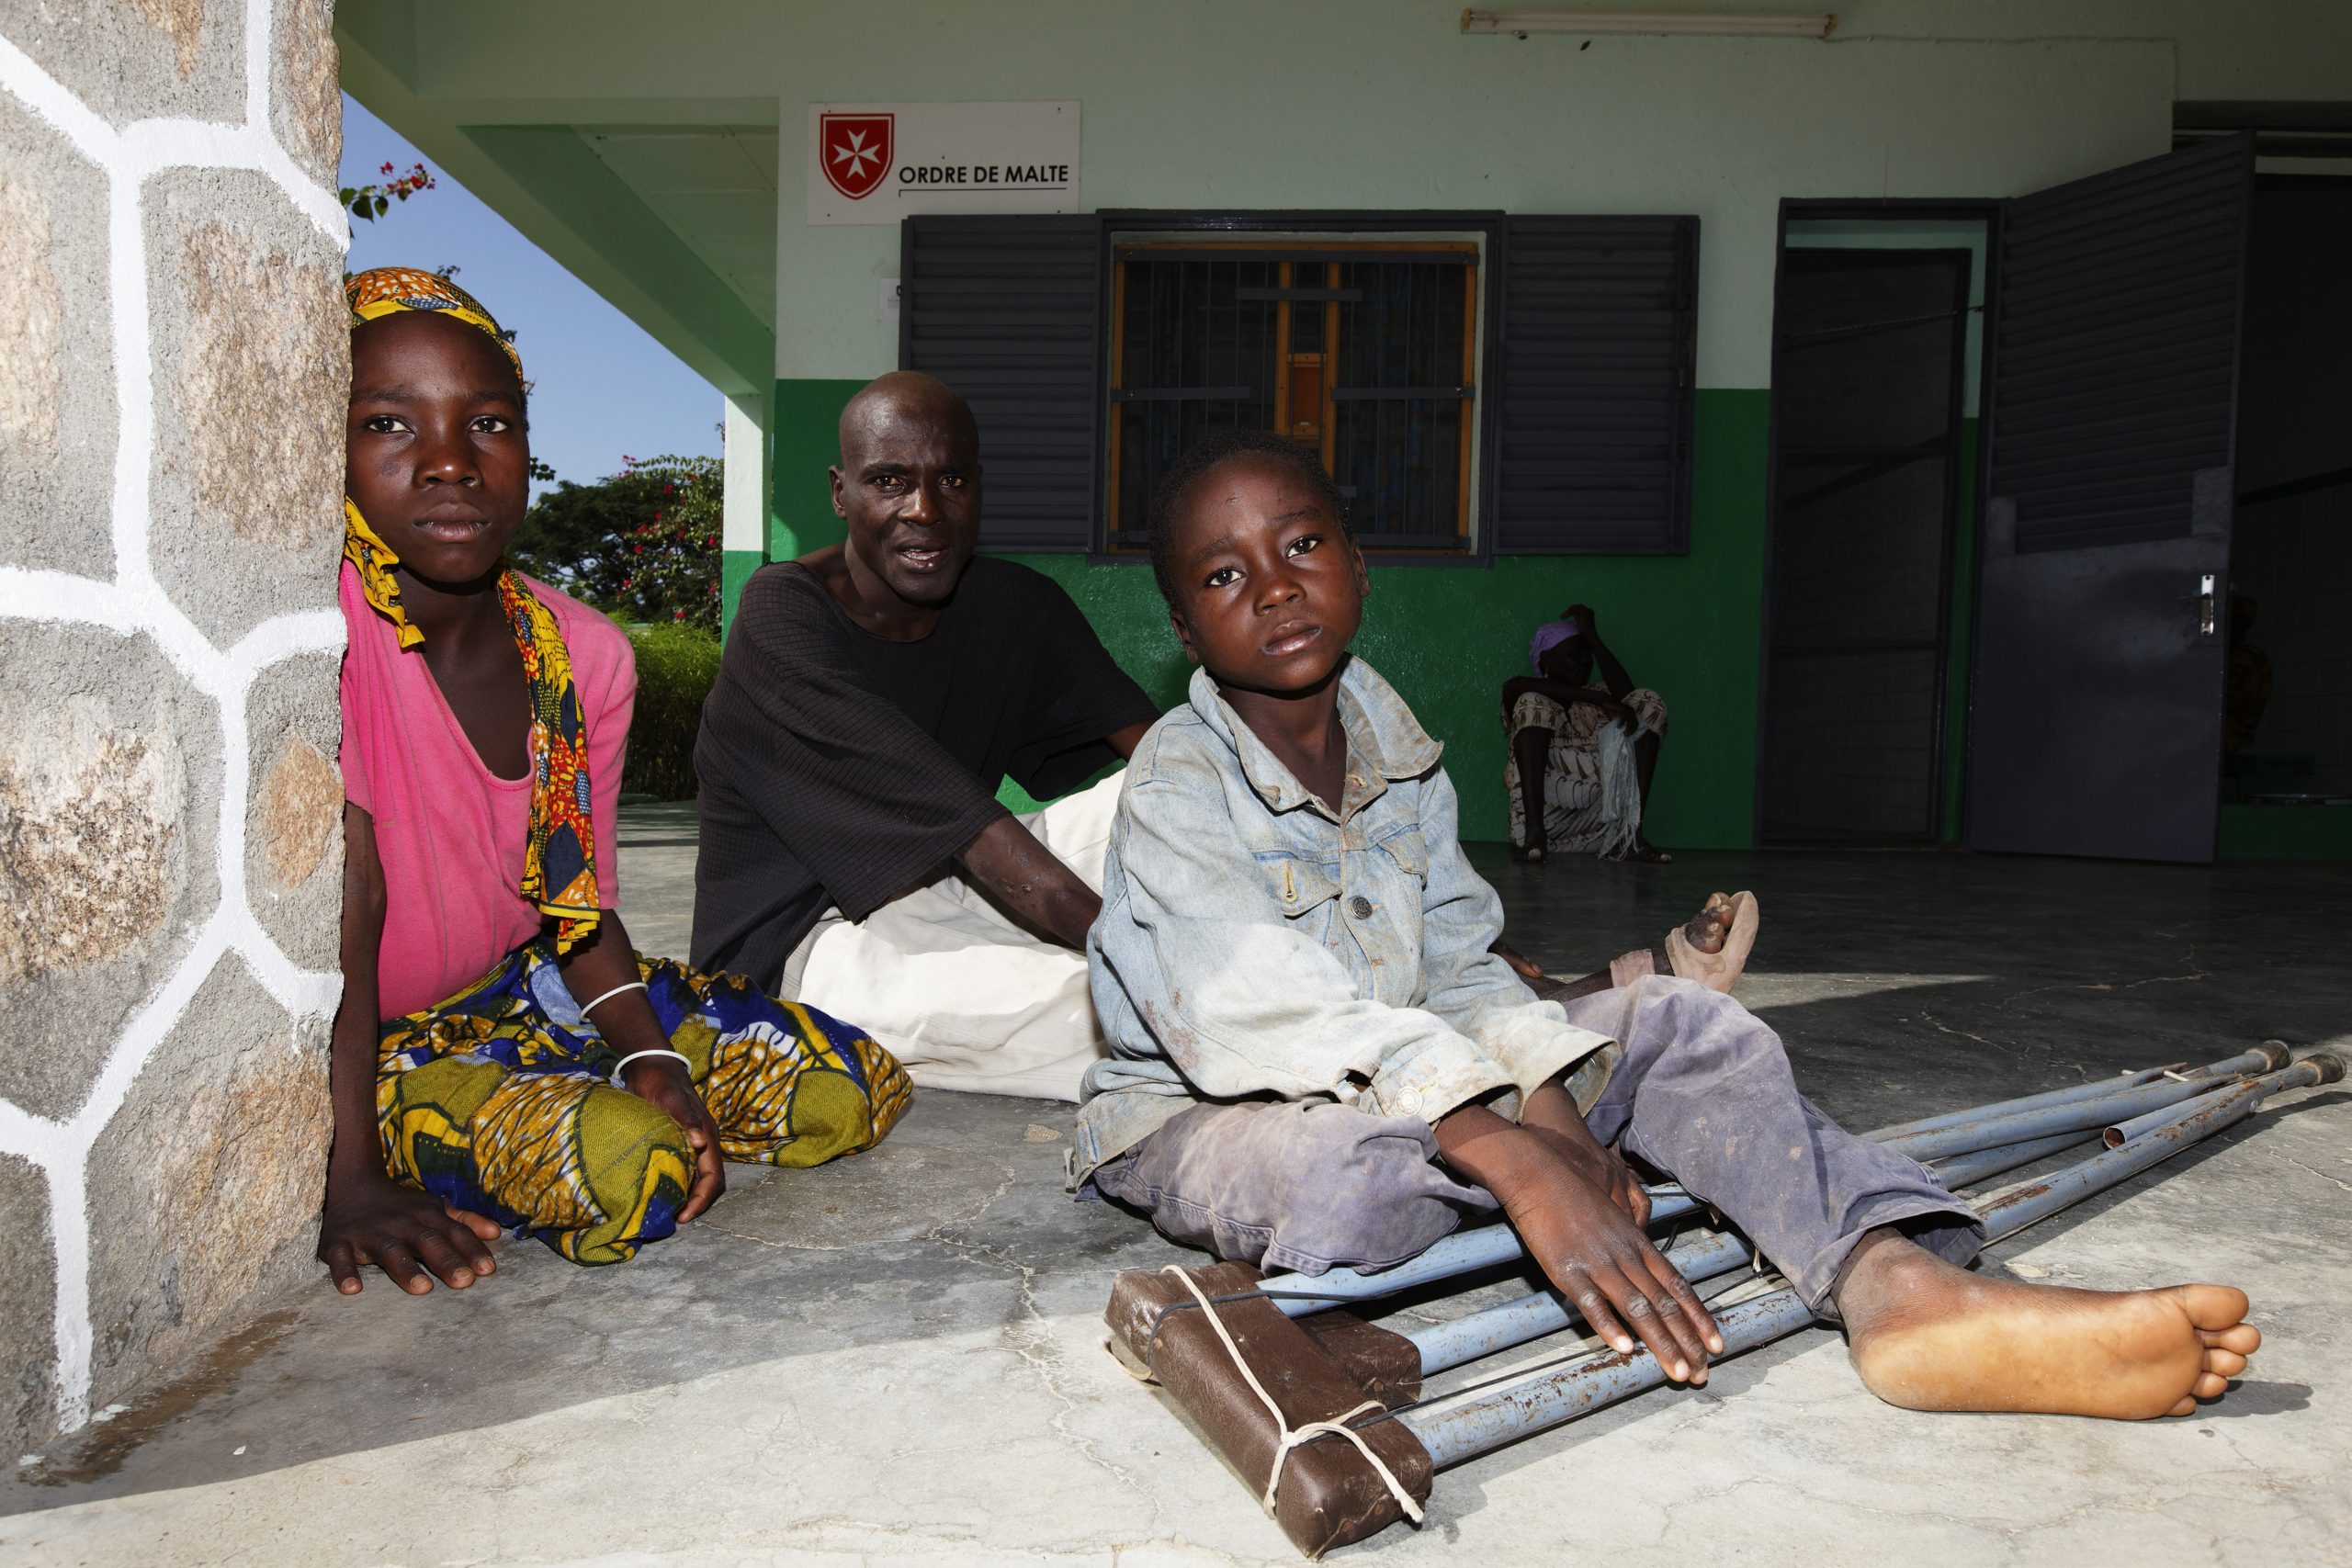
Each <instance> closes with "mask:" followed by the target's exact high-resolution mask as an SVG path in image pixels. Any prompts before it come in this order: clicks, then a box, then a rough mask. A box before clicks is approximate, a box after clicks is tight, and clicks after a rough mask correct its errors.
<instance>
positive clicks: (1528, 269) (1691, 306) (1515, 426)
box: [1490, 218, 1699, 555]
mask: <svg viewBox="0 0 2352 1568" xmlns="http://www.w3.org/2000/svg"><path fill="white" fill-rule="evenodd" d="M1502 250H1503V254H1502V268H1503V290H1502V311H1501V319H1500V321H1498V322H1497V323H1496V325H1495V328H1494V332H1493V336H1492V339H1491V345H1492V348H1493V349H1494V350H1495V351H1497V352H1495V353H1494V354H1493V355H1492V357H1491V359H1490V363H1495V364H1496V365H1497V366H1498V371H1499V374H1498V375H1496V376H1493V377H1491V378H1492V379H1494V380H1496V381H1498V382H1499V386H1498V389H1497V398H1496V401H1497V418H1496V436H1495V462H1494V472H1493V480H1492V482H1493V493H1494V504H1493V507H1492V508H1491V513H1492V516H1493V518H1494V531H1495V538H1494V548H1495V552H1496V553H1497V554H1498V555H1679V554H1680V553H1682V552H1684V551H1686V550H1688V549H1689V548H1690V547H1691V383H1692V380H1693V366H1694V362H1695V360H1696V358H1697V330H1696V329H1697V321H1698V299H1699V220H1697V219H1696V218H1513V219H1511V220H1509V222H1508V223H1507V224H1506V225H1505V226H1504V231H1503V247H1502Z"/></svg>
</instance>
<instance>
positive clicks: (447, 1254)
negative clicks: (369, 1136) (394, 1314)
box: [319, 1171, 499, 1296]
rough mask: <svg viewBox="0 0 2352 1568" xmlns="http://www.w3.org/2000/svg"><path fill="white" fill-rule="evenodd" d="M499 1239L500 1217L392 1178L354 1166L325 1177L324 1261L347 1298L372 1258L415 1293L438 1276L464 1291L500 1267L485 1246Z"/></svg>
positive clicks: (321, 1256) (357, 1287) (321, 1227)
mask: <svg viewBox="0 0 2352 1568" xmlns="http://www.w3.org/2000/svg"><path fill="white" fill-rule="evenodd" d="M498 1236H499V1227H498V1222H497V1221H495V1220H493V1219H492V1218H490V1217H489V1216H488V1215H486V1214H476V1213H469V1211H467V1210H464V1209H455V1208H451V1207H449V1206H448V1205H447V1204H446V1203H444V1202H442V1201H441V1200H440V1199H438V1198H435V1197H434V1196H433V1195H432V1194H431V1193H429V1192H420V1191H418V1190H416V1189H415V1188H413V1187H403V1186H401V1184H400V1183H399V1182H397V1181H394V1180H393V1179H391V1178H390V1177H389V1176H384V1175H380V1174H374V1173H369V1172H366V1171H354V1172H352V1173H350V1174H349V1175H345V1176H341V1177H334V1176H331V1177H330V1178H329V1179H328V1181H327V1202H326V1212H325V1213H324V1214H323V1215H322V1217H321V1219H320V1222H319V1261H320V1262H322V1263H323V1264H325V1265H326V1266H327V1272H328V1275H329V1276H330V1278H332V1279H333V1280H334V1288H335V1289H336V1290H338V1291H341V1292H343V1293H344V1294H345V1295H346V1296H356V1295H357V1294H358V1293H359V1291H360V1281H359V1270H360V1269H361V1268H362V1267H363V1266H365V1265H367V1264H369V1263H373V1264H374V1265H376V1267H377V1268H379V1269H382V1270H383V1271H384V1272H385V1273H386V1274H389V1275H390V1276H391V1280H392V1283H393V1284H395V1285H398V1286H399V1287H400V1288H401V1290H403V1291H406V1292H408V1293H409V1294H410V1295H412V1296H422V1295H427V1294H430V1293H431V1292H432V1290H433V1281H434V1280H435V1278H436V1277H438V1278H439V1280H440V1281H441V1282H442V1283H443V1284H445V1285H447V1286H448V1287H449V1288H450V1289H451V1290H453V1291H462V1290H464V1289H465V1288H466V1287H467V1286H468V1285H470V1284H472V1283H473V1282H474V1280H476V1279H477V1278H479V1277H481V1275H484V1274H494V1273H496V1272H497V1271H498V1260H497V1259H496V1258H492V1256H491V1255H490V1248H489V1247H485V1246H483V1245H482V1244H483V1243H484V1242H491V1241H496V1240H497V1239H498Z"/></svg>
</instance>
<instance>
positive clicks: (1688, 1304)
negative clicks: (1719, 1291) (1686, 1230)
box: [1437, 1105, 1724, 1383]
mask: <svg viewBox="0 0 2352 1568" xmlns="http://www.w3.org/2000/svg"><path fill="white" fill-rule="evenodd" d="M1437 1134H1438V1148H1439V1151H1440V1153H1441V1154H1442V1156H1444V1158H1445V1161H1446V1163H1447V1164H1448V1165H1451V1166H1453V1168H1455V1169H1457V1170H1459V1171H1461V1172H1462V1173H1463V1174H1464V1175H1465V1176H1467V1177H1469V1178H1470V1179H1472V1180H1474V1181H1476V1182H1477V1183H1478V1184H1479V1185H1480V1186H1482V1187H1484V1188H1486V1189H1487V1191H1489V1192H1491V1193H1493V1194H1494V1195H1495V1199H1496V1201H1498V1202H1499V1203H1501V1204H1502V1206H1503V1213H1505V1214H1506V1215H1508V1216H1509V1217H1510V1223H1511V1226H1512V1228H1513V1229H1515V1230H1517V1231H1518V1232H1519V1236H1520V1240H1521V1241H1522V1242H1524V1243H1525V1244H1526V1247H1527V1252H1528V1256H1529V1257H1531V1258H1533V1259H1534V1260H1535V1262H1536V1264H1537V1266H1538V1267H1540V1268H1541V1269H1543V1270H1544V1275H1545V1276H1546V1277H1547V1278H1548V1279H1550V1280H1551V1281H1552V1283H1553V1284H1554V1285H1555V1286H1556V1287H1558V1289H1559V1291H1560V1292H1561V1294H1563V1295H1565V1296H1566V1298H1567V1300H1568V1304H1569V1305H1570V1306H1572V1307H1574V1308H1575V1309H1576V1310H1577V1312H1578V1313H1579V1314H1582V1315H1583V1317H1584V1320H1585V1322H1586V1323H1588V1324H1589V1325H1591V1326H1592V1330H1593V1332H1594V1333H1596V1334H1598V1335H1600V1337H1602V1338H1603V1339H1605V1340H1607V1341H1608V1342H1609V1344H1610V1345H1611V1346H1612V1347H1613V1348H1616V1349H1617V1350H1618V1351H1620V1352H1621V1353H1627V1354H1630V1353H1631V1352H1632V1350H1633V1348H1634V1342H1635V1340H1636V1338H1638V1339H1639V1341H1640V1342H1641V1343H1642V1344H1644V1345H1645V1346H1647V1347H1648V1348H1649V1349H1650V1352H1651V1353H1652V1354H1653V1355H1655V1356H1656V1357H1657V1360H1658V1365H1659V1366H1660V1367H1661V1368H1663V1369H1664V1370H1665V1371H1666V1372H1667V1373H1668V1376H1670V1377H1672V1378H1673V1379H1674V1380H1675V1381H1676V1382H1692V1383H1701V1382H1706V1381H1707V1355H1708V1353H1709V1352H1710V1351H1715V1352H1720V1351H1721V1350H1722V1349H1723V1348H1724V1340H1723V1335H1722V1333H1721V1331H1720V1330H1718V1329H1717V1328H1716V1326H1715V1320H1714V1319H1713V1317H1711V1316H1709V1315H1708V1314H1707V1309H1706V1308H1705V1307H1704V1306H1702V1305H1701V1304H1700V1302H1699V1296H1698V1292H1695V1291H1693V1290H1691V1284H1690V1281H1688V1280H1685V1279H1683V1278H1682V1276H1681V1275H1679V1274H1678V1273H1676V1272H1675V1269H1674V1266H1673V1265H1672V1264H1670V1263H1668V1261H1667V1260H1666V1258H1664V1257H1663V1256H1662V1255H1660V1253H1659V1252H1658V1250H1657V1247H1653V1246H1651V1245H1650V1238H1649V1237H1648V1236H1646V1235H1643V1234H1642V1231H1641V1227H1640V1226H1638V1225H1636V1224H1634V1222H1633V1221H1632V1220H1630V1219H1628V1218H1627V1217H1626V1216H1625V1215H1624V1214H1623V1213H1620V1212H1619V1211H1618V1209H1617V1207H1616V1205H1615V1204H1613V1203H1611V1201H1610V1200H1609V1197H1608V1195H1607V1194H1606V1193H1604V1192H1602V1191H1601V1190H1600V1188H1598V1187H1596V1186H1594V1185H1593V1184H1592V1183H1591V1182H1589V1181H1588V1180H1586V1179H1584V1178H1583V1177H1581V1176H1579V1175H1577V1173H1576V1171H1575V1170H1573V1169H1572V1168H1570V1167H1569V1165H1568V1163H1567V1162H1566V1160H1565V1159H1563V1158H1561V1157H1560V1156H1559V1155H1558V1153H1557V1152H1556V1151H1555V1148H1554V1147H1553V1145H1552V1144H1551V1143H1550V1142H1549V1141H1548V1140H1547V1139H1546V1138H1545V1137H1544V1135H1543V1134H1539V1133H1535V1132H1531V1131H1529V1130H1527V1129H1525V1128H1522V1127H1514V1126H1512V1125H1511V1124H1510V1122H1506V1121H1504V1120H1503V1119H1502V1118H1501V1117H1499V1116H1497V1115H1496V1114H1495V1113H1494V1112H1493V1111H1488V1110H1486V1109H1485V1108H1484V1107H1482V1106H1475V1105H1474V1106H1465V1107H1464V1108H1463V1109H1462V1110H1459V1111H1454V1112H1453V1114H1451V1115H1449V1116H1446V1117H1443V1118H1442V1119H1441V1120H1440V1121H1439V1122H1438V1125H1437Z"/></svg>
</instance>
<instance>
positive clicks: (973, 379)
mask: <svg viewBox="0 0 2352 1568" xmlns="http://www.w3.org/2000/svg"><path fill="white" fill-rule="evenodd" d="M899 246H900V249H899V366H900V367H901V368H904V369H909V370H921V371H923V372H925V373H926V374H929V375H933V376H936V377H938V378H940V379H941V380H943V381H944V382H946V383H947V384H948V385H949V386H951V387H953V388H955V389H956V391H958V392H960V393H962V394H963V396H964V400H965V401H967V402H968V403H970V404H971V405H972V412H973V414H974V416H975V417H977V418H978V421H979V425H980V467H981V468H982V470H983V472H984V478H983V479H982V489H981V495H982V498H983V499H982V503H981V511H980V545H981V547H982V548H985V549H992V550H1084V549H1088V548H1090V547H1092V545H1093V544H1094V540H1095V534H1096V531H1097V524H1096V516H1097V513H1098V512H1099V511H1100V502H1101V496H1102V480H1101V468H1100V466H1099V465H1100V462H1101V454H1102V449H1103V437H1102V430H1101V425H1100V422H1099V419H1098V413H1099V411H1100V409H1101V407H1102V391H1103V373H1102V348H1103V321H1102V303H1103V302H1102V295H1103V230H1102V225H1101V224H1100V223H1099V222H1098V221H1097V220H1095V219H1094V218H1092V217H1091V216H1063V215H1060V214H1050V215H1049V214H1031V215H1022V216H1012V215H1007V216H1003V217H995V216H989V217H961V216H957V217H948V216H926V217H917V218H910V219H908V220H906V221H905V223H904V224H902V225H901V228H900V235H899Z"/></svg>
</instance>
